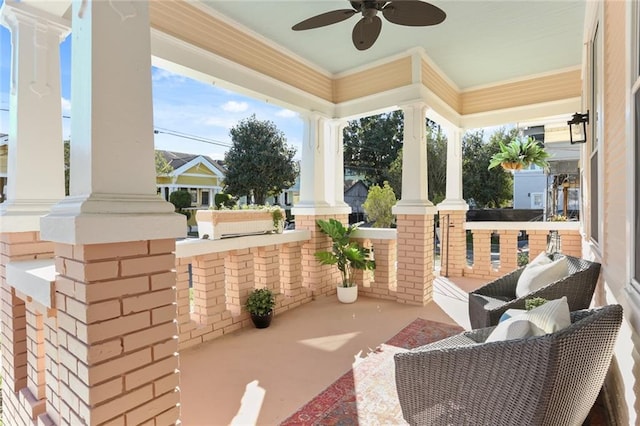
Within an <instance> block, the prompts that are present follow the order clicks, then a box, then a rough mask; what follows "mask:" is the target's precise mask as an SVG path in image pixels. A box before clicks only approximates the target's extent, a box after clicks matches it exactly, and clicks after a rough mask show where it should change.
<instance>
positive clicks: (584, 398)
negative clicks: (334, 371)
mask: <svg viewBox="0 0 640 426" xmlns="http://www.w3.org/2000/svg"><path fill="white" fill-rule="evenodd" d="M571 320H572V324H571V325H570V326H569V327H567V328H565V329H563V330H560V331H557V332H555V333H552V334H546V335H544V336H539V337H530V338H526V339H516V340H507V341H500V342H491V343H482V342H484V340H485V339H486V338H487V336H488V335H489V333H490V332H491V331H492V330H493V328H484V329H479V330H473V331H469V332H466V333H462V334H459V335H456V336H453V337H451V338H448V339H444V340H442V341H440V342H436V343H434V344H431V345H427V346H423V347H421V348H418V349H414V350H412V351H409V352H406V353H400V354H396V355H395V367H396V371H395V374H396V386H397V390H398V397H399V400H400V406H401V407H402V414H403V416H404V419H405V420H406V421H407V422H409V424H411V425H495V426H500V425H509V426H511V425H549V426H557V425H563V426H570V425H581V424H582V423H583V421H584V420H585V419H586V418H587V416H588V414H589V410H590V409H591V407H592V406H593V403H594V402H595V400H596V398H597V396H598V392H599V391H600V388H601V387H602V383H603V382H604V378H605V375H606V373H607V370H608V368H609V364H610V362H611V357H612V354H613V347H614V343H615V340H616V337H617V335H618V330H619V328H620V324H621V322H622V307H621V306H620V305H609V306H606V307H603V308H599V309H594V310H582V311H577V312H572V313H571Z"/></svg>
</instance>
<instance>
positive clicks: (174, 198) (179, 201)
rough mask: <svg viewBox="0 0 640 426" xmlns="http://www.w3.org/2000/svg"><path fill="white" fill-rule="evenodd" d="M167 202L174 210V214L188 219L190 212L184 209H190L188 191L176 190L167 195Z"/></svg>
mask: <svg viewBox="0 0 640 426" xmlns="http://www.w3.org/2000/svg"><path fill="white" fill-rule="evenodd" d="M169 202H170V203H171V204H173V206H174V207H175V208H176V212H178V213H181V214H183V215H185V216H186V217H187V219H189V217H190V216H191V212H190V211H188V210H187V211H185V210H184V209H186V208H188V207H191V194H190V193H189V192H188V191H184V190H178V191H173V192H172V193H171V194H169Z"/></svg>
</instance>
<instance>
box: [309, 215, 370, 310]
mask: <svg viewBox="0 0 640 426" xmlns="http://www.w3.org/2000/svg"><path fill="white" fill-rule="evenodd" d="M316 224H317V225H318V227H319V228H320V231H321V232H322V233H323V234H326V235H328V236H329V238H331V241H332V246H331V251H319V252H316V253H315V254H314V255H315V257H316V259H317V260H318V262H320V264H322V265H336V266H337V267H338V270H339V271H340V276H341V283H340V285H338V287H337V293H338V300H339V301H341V302H343V303H353V302H355V301H356V299H357V298H358V286H357V285H356V283H355V282H354V281H353V271H354V270H355V269H362V270H367V269H374V268H375V266H376V265H375V262H374V261H373V260H372V259H371V250H369V249H368V248H366V247H363V246H362V245H360V244H359V243H357V242H355V241H351V240H350V239H351V234H353V232H354V231H355V230H356V229H358V225H359V224H357V223H356V224H352V225H349V226H344V225H343V224H342V222H340V221H338V220H336V219H329V220H322V219H318V220H316Z"/></svg>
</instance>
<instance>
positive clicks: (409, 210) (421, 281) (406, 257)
mask: <svg viewBox="0 0 640 426" xmlns="http://www.w3.org/2000/svg"><path fill="white" fill-rule="evenodd" d="M402 111H403V112H404V141H403V149H402V199H401V200H400V201H398V203H397V204H396V205H395V206H394V207H393V213H394V214H395V215H396V217H397V224H398V227H397V235H398V289H397V300H398V301H399V302H402V303H410V304H418V305H425V304H427V303H429V302H430V301H431V300H432V293H433V217H434V214H435V213H436V208H435V206H434V205H433V203H432V202H431V201H429V199H428V196H427V139H426V121H425V119H426V112H427V105H426V104H424V103H422V102H416V103H413V104H409V105H405V106H403V107H402Z"/></svg>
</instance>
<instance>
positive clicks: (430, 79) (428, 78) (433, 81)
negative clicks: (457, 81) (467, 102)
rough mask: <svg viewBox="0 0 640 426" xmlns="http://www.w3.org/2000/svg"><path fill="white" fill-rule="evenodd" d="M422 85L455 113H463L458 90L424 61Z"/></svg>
mask: <svg viewBox="0 0 640 426" xmlns="http://www.w3.org/2000/svg"><path fill="white" fill-rule="evenodd" d="M422 84H423V85H424V86H425V87H426V88H428V89H429V90H431V91H432V92H433V93H435V95H436V96H438V97H439V98H440V99H442V100H443V101H445V102H446V103H447V105H449V106H450V107H451V108H453V110H454V111H456V112H458V113H460V112H462V100H461V96H460V93H459V92H458V90H457V89H456V88H455V87H453V86H451V85H450V84H449V83H448V82H447V81H446V80H445V79H444V78H442V76H441V75H440V74H439V73H438V72H437V71H436V70H435V69H434V68H433V67H432V66H431V65H429V64H428V63H427V62H425V61H422Z"/></svg>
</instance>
